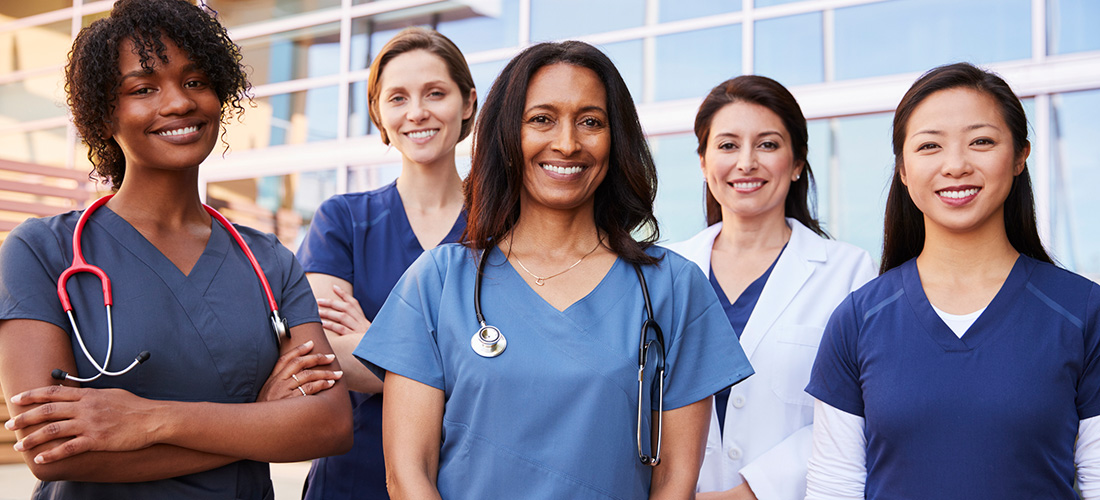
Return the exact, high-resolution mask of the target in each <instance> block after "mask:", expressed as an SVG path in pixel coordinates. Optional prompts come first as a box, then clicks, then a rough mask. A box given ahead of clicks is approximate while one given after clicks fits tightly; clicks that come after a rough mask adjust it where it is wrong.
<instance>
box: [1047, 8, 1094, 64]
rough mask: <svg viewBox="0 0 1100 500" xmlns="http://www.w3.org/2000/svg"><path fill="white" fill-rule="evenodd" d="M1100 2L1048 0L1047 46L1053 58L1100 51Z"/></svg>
mask: <svg viewBox="0 0 1100 500" xmlns="http://www.w3.org/2000/svg"><path fill="white" fill-rule="evenodd" d="M1097 21H1100V2H1097V1H1095V0H1047V30H1048V31H1047V43H1048V47H1047V49H1048V52H1049V53H1051V54H1069V53H1071V52H1083V51H1086V50H1100V29H1097Z"/></svg>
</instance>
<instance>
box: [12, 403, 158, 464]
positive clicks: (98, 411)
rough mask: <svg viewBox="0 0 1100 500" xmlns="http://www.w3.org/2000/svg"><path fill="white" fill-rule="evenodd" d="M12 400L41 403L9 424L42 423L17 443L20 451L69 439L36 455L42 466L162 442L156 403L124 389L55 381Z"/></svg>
mask: <svg viewBox="0 0 1100 500" xmlns="http://www.w3.org/2000/svg"><path fill="white" fill-rule="evenodd" d="M10 403H12V404H15V405H20V406H30V405H41V406H38V407H37V408H32V409H30V410H27V411H25V412H23V413H21V414H19V415H16V416H15V417H13V418H12V419H11V420H8V421H7V422H6V423H5V424H4V427H5V428H7V429H8V430H11V431H16V430H20V429H28V428H30V427H33V426H39V427H38V428H37V429H34V430H32V431H31V432H30V433H28V434H27V435H26V436H24V437H23V439H21V440H19V441H18V442H16V443H15V450H16V451H20V452H21V451H25V450H31V449H34V448H35V447H37V446H41V445H43V444H45V443H49V442H51V441H55V440H64V442H61V443H59V444H58V445H57V446H54V447H52V448H51V449H48V450H45V451H43V452H42V453H39V454H38V455H37V456H35V457H34V461H35V463H38V464H46V463H50V462H56V461H58V460H61V459H64V458H68V457H72V456H74V455H79V454H81V453H84V452H86V451H135V450H140V449H143V448H147V447H149V446H151V445H153V444H155V442H156V441H155V438H154V437H153V436H154V434H155V430H156V427H157V422H158V419H157V418H156V415H155V411H154V410H155V403H154V402H152V401H150V400H148V399H144V398H139V397H137V396H135V395H133V394H131V393H130V392H128V391H125V390H123V389H88V388H79V387H67V386H62V385H51V386H46V387H39V388H37V389H31V390H29V391H26V392H23V393H21V394H16V395H15V396H14V397H12V398H11V401H10Z"/></svg>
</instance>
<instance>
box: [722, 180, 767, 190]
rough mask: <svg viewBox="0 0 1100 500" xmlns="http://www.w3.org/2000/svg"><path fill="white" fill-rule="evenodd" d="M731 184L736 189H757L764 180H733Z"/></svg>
mask: <svg viewBox="0 0 1100 500" xmlns="http://www.w3.org/2000/svg"><path fill="white" fill-rule="evenodd" d="M730 185H731V186H733V188H734V189H756V188H758V187H760V186H763V185H764V181H751V182H731V183H730Z"/></svg>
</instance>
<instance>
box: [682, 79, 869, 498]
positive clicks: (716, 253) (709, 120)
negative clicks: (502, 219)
mask: <svg viewBox="0 0 1100 500" xmlns="http://www.w3.org/2000/svg"><path fill="white" fill-rule="evenodd" d="M695 135H696V137H697V138H698V140H699V150H698V153H699V163H700V165H701V166H702V169H703V175H704V176H705V178H706V182H707V193H706V198H707V223H708V224H710V226H709V227H707V228H706V229H704V230H703V231H702V232H700V233H699V234H697V235H696V236H694V237H693V238H691V239H690V240H687V241H684V242H682V243H677V244H675V245H670V246H669V249H671V250H673V251H676V252H678V253H680V255H683V256H684V257H687V258H688V259H690V260H691V261H693V262H695V263H696V264H698V265H699V267H700V268H701V269H702V270H703V271H704V272H706V273H707V275H708V276H710V284H711V286H712V287H713V288H714V291H715V293H717V295H718V299H719V302H721V304H722V308H723V309H724V310H725V313H726V317H727V318H729V321H730V323H731V324H732V325H733V329H734V331H735V332H736V334H737V338H738V339H739V340H740V341H741V347H742V348H744V349H745V354H746V355H748V357H749V361H750V362H752V365H753V368H754V369H755V370H756V374H755V375H753V377H752V378H750V379H749V380H746V381H745V382H744V383H742V384H738V385H737V386H736V387H734V388H732V390H725V391H722V392H720V393H719V394H718V395H717V396H716V397H715V406H714V409H715V413H714V418H713V419H712V420H711V425H710V435H709V437H708V439H707V451H706V457H705V458H704V459H703V467H702V470H701V471H700V473H699V491H700V492H713V493H701V494H700V495H699V496H700V498H707V499H719V498H725V499H738V498H740V499H754V498H757V497H759V498H762V499H765V500H768V499H774V500H801V499H802V497H803V496H804V495H805V494H806V483H805V481H806V462H807V461H808V460H809V458H810V440H811V436H812V432H813V398H811V397H809V396H808V395H807V394H806V393H805V391H803V388H805V387H806V382H807V381H809V379H810V366H811V365H812V364H813V360H814V356H815V355H816V354H817V344H818V342H819V341H820V340H821V333H822V331H824V329H825V323H826V322H827V321H828V319H829V315H830V314H832V312H833V308H835V307H836V305H837V304H839V303H840V301H841V300H843V299H844V297H847V296H848V294H849V293H851V292H852V290H855V289H856V288H859V286H860V285H862V284H863V283H865V282H867V280H869V279H871V278H872V277H874V275H875V268H874V265H873V264H871V258H870V256H868V255H867V252H865V251H864V250H862V249H860V248H857V247H854V246H852V245H849V244H847V243H841V242H838V241H833V240H830V239H828V236H827V235H826V234H825V231H824V230H822V229H821V226H820V225H818V222H817V219H816V218H815V217H814V211H813V210H811V204H810V201H809V200H810V196H809V194H810V191H811V190H812V189H813V185H812V183H811V182H812V181H813V173H812V172H811V170H810V164H809V162H808V161H807V159H806V154H807V151H808V149H809V146H808V139H809V136H808V134H807V131H806V118H804V117H803V115H802V109H801V108H800V107H799V106H798V102H797V101H795V98H794V96H793V95H791V93H790V92H789V91H787V89H786V88H785V87H783V85H781V84H780V83H779V82H777V81H775V80H772V79H771V78H767V77H763V76H757V75H745V76H739V77H737V78H734V79H731V80H727V81H725V82H722V83H721V84H719V85H718V86H716V87H715V88H714V89H713V90H711V92H710V94H709V95H707V97H706V99H704V100H703V104H702V105H700V106H699V112H698V113H697V114H696V117H695Z"/></svg>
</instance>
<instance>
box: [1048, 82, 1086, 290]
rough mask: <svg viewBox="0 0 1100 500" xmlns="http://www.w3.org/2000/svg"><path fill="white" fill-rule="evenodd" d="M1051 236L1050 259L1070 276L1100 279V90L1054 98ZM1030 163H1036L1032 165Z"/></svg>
mask: <svg viewBox="0 0 1100 500" xmlns="http://www.w3.org/2000/svg"><path fill="white" fill-rule="evenodd" d="M1051 102H1052V104H1053V106H1052V107H1053V110H1052V116H1051V136H1052V137H1051V144H1052V147H1051V158H1050V164H1051V204H1052V207H1051V208H1052V210H1051V218H1052V221H1051V235H1052V239H1053V241H1052V242H1051V243H1052V245H1051V246H1052V247H1053V254H1054V255H1053V256H1054V258H1055V260H1057V261H1058V262H1059V263H1060V264H1062V265H1064V266H1066V267H1067V268H1068V269H1070V270H1071V271H1074V272H1077V273H1082V274H1085V275H1088V276H1089V277H1091V278H1093V279H1097V278H1100V219H1097V217H1096V214H1098V213H1100V197H1097V196H1096V186H1100V159H1098V158H1097V156H1096V146H1095V144H1096V138H1097V137H1100V122H1097V121H1096V110H1097V109H1100V90H1090V91H1087V92H1073V93H1068V94H1060V95H1055V96H1052V98H1051ZM1031 163H1035V162H1034V161H1032V162H1031Z"/></svg>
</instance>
